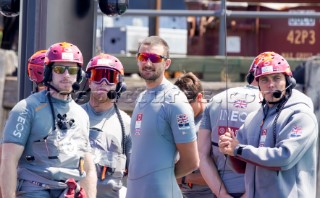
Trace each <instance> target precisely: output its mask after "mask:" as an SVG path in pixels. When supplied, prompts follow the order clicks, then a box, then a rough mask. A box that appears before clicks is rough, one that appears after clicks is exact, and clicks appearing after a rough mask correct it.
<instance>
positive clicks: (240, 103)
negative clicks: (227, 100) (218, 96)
mask: <svg viewBox="0 0 320 198" xmlns="http://www.w3.org/2000/svg"><path fill="white" fill-rule="evenodd" d="M233 106H234V107H235V108H241V109H245V108H247V106H248V104H247V102H246V101H245V100H236V101H234V103H233Z"/></svg>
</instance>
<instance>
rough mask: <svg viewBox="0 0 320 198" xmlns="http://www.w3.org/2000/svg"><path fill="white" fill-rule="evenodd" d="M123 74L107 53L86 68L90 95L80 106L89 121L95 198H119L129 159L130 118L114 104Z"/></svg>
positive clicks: (114, 60)
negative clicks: (94, 169)
mask: <svg viewBox="0 0 320 198" xmlns="http://www.w3.org/2000/svg"><path fill="white" fill-rule="evenodd" d="M123 75H124V69H123V66H122V64H121V62H120V61H119V60H118V59H117V58H116V57H114V56H111V55H109V54H100V55H98V56H95V57H93V58H92V59H91V60H90V62H89V63H88V65H87V69H86V76H87V78H88V79H89V88H90V89H91V93H90V100H89V102H88V103H85V104H83V105H82V107H83V109H84V110H85V111H86V112H87V113H88V115H89V118H90V143H91V146H92V148H93V149H92V150H93V155H94V163H95V165H96V170H97V175H98V182H97V198H119V190H120V189H121V187H122V181H121V180H122V178H123V176H124V173H125V169H126V168H127V165H128V163H129V159H130V153H131V137H130V117H129V116H128V115H127V114H126V113H125V112H123V111H121V110H119V109H118V106H117V105H116V102H117V100H118V98H119V97H120V94H121V92H123V91H124V88H125V87H124V86H125V84H124V82H123Z"/></svg>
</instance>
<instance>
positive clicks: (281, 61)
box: [250, 52, 292, 79]
mask: <svg viewBox="0 0 320 198" xmlns="http://www.w3.org/2000/svg"><path fill="white" fill-rule="evenodd" d="M250 69H253V70H255V71H254V77H255V78H256V79H258V78H259V77H260V76H264V75H268V74H275V73H283V74H285V75H287V76H292V72H291V69H290V65H289V63H288V62H287V61H286V59H285V58H283V57H282V56H281V55H279V54H277V53H275V52H263V53H261V54H259V55H258V56H257V57H256V58H255V59H254V61H253V62H252V65H251V67H250Z"/></svg>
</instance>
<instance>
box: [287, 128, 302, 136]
mask: <svg viewBox="0 0 320 198" xmlns="http://www.w3.org/2000/svg"><path fill="white" fill-rule="evenodd" d="M301 134H302V128H301V127H298V126H294V127H293V128H292V130H291V132H290V137H300V136H301Z"/></svg>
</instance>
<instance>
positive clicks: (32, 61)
mask: <svg viewBox="0 0 320 198" xmlns="http://www.w3.org/2000/svg"><path fill="white" fill-rule="evenodd" d="M46 51H47V50H39V51H37V52H36V53H34V54H33V55H32V56H31V57H30V58H29V59H28V76H29V78H30V80H31V81H33V82H35V83H40V82H42V80H43V75H44V74H43V73H44V57H45V55H46Z"/></svg>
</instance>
